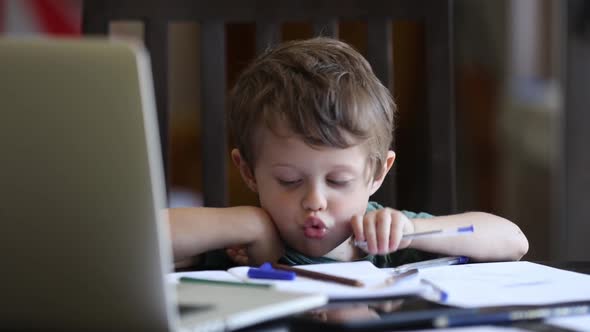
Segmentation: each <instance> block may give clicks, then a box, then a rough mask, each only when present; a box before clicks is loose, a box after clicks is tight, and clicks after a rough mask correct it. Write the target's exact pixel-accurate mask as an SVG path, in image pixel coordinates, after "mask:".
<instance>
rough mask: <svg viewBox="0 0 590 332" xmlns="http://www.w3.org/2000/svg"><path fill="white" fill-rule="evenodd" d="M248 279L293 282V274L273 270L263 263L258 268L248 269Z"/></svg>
mask: <svg viewBox="0 0 590 332" xmlns="http://www.w3.org/2000/svg"><path fill="white" fill-rule="evenodd" d="M248 278H253V279H272V280H294V279H295V272H293V271H283V270H275V269H273V268H272V266H271V265H270V263H264V264H262V265H261V266H260V268H256V267H251V268H250V269H248Z"/></svg>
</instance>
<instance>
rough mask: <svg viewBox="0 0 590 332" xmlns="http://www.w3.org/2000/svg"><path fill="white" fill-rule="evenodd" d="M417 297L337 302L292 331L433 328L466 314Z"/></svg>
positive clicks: (306, 316) (296, 321)
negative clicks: (443, 320) (443, 317)
mask: <svg viewBox="0 0 590 332" xmlns="http://www.w3.org/2000/svg"><path fill="white" fill-rule="evenodd" d="M466 310H470V309H464V308H456V307H452V306H448V305H444V304H440V303H437V302H432V301H429V300H426V299H424V298H421V297H418V296H412V297H406V298H394V299H379V300H367V301H351V302H335V303H330V304H328V305H326V306H324V307H321V308H319V309H315V310H311V311H307V312H305V313H303V314H301V315H298V316H296V317H294V318H293V319H292V321H291V330H292V331H319V330H321V331H323V332H327V331H384V330H391V329H404V328H407V329H414V328H424V327H432V324H433V320H434V319H435V318H436V317H440V316H441V315H449V314H453V313H459V312H465V311H466Z"/></svg>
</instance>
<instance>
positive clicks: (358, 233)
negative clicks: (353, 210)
mask: <svg viewBox="0 0 590 332" xmlns="http://www.w3.org/2000/svg"><path fill="white" fill-rule="evenodd" d="M350 225H351V226H352V233H353V234H354V239H355V240H356V241H365V235H364V234H363V219H362V216H360V215H356V216H353V217H352V219H351V221H350Z"/></svg>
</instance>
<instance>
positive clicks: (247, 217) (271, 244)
mask: <svg viewBox="0 0 590 332" xmlns="http://www.w3.org/2000/svg"><path fill="white" fill-rule="evenodd" d="M249 208H250V209H252V210H249V211H248V213H244V214H243V215H242V218H243V222H244V223H248V231H249V232H250V235H251V238H252V241H251V242H249V243H247V244H245V245H237V246H231V247H228V249H227V250H226V253H227V254H228V256H229V257H230V258H231V259H232V260H233V261H234V262H236V263H237V264H240V265H250V266H258V265H261V264H262V263H264V262H276V261H278V260H279V258H281V257H282V256H283V254H284V252H285V248H284V245H283V241H282V239H281V238H280V236H279V232H278V231H277V229H276V227H275V225H274V223H273V222H272V220H271V218H270V216H269V215H268V213H267V212H266V211H264V210H263V209H261V208H258V207H249Z"/></svg>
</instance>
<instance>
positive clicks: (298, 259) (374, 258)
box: [197, 202, 439, 270]
mask: <svg viewBox="0 0 590 332" xmlns="http://www.w3.org/2000/svg"><path fill="white" fill-rule="evenodd" d="M381 208H383V206H381V205H380V204H379V203H376V202H369V205H368V206H367V211H366V212H370V211H375V210H378V209H381ZM401 212H402V213H403V214H405V215H406V216H407V217H408V218H410V219H415V218H432V215H430V214H428V213H424V212H420V213H415V212H411V211H405V210H402V211H401ZM437 257H439V255H438V254H434V253H429V252H426V251H421V250H418V249H411V248H406V249H401V250H397V251H395V252H392V253H390V254H387V255H367V256H365V257H363V258H361V259H359V260H368V261H371V262H372V263H373V264H374V265H375V266H377V267H395V266H399V265H402V264H407V263H413V262H418V261H423V260H427V259H433V258H437ZM279 262H280V263H282V264H288V265H302V264H319V263H334V262H338V261H337V260H334V259H331V258H327V257H309V256H306V255H304V254H302V253H300V252H297V251H296V250H294V249H291V248H287V249H286V252H285V255H284V256H283V257H282V258H281V259H280V260H279ZM233 266H236V264H235V263H234V262H233V261H232V260H231V259H230V258H229V257H228V256H227V255H226V253H225V250H224V249H219V250H213V251H209V252H207V253H205V254H204V255H203V260H202V261H201V263H200V264H199V266H198V267H197V268H198V269H199V270H226V269H228V268H230V267H233Z"/></svg>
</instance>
